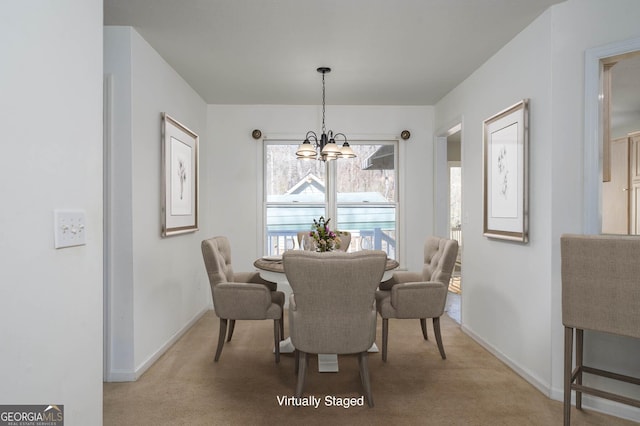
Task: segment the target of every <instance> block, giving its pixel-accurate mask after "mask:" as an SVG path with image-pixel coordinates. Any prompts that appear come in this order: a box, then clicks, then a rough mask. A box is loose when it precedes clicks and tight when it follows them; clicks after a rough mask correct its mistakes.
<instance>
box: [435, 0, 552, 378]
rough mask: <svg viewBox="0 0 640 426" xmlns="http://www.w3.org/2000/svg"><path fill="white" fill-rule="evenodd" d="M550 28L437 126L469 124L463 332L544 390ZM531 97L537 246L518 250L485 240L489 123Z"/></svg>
mask: <svg viewBox="0 0 640 426" xmlns="http://www.w3.org/2000/svg"><path fill="white" fill-rule="evenodd" d="M549 29H550V14H549V13H548V12H547V13H545V14H544V15H542V16H541V17H540V18H539V19H538V20H536V21H535V22H534V23H533V24H532V25H531V26H529V27H528V28H527V29H525V30H524V31H523V32H522V33H521V34H519V35H518V36H517V37H516V38H515V39H514V40H513V41H511V42H510V43H509V44H508V45H506V46H505V47H504V48H503V49H502V50H500V51H499V52H498V53H497V54H496V55H495V56H494V57H493V58H491V59H490V60H489V61H487V63H485V64H484V65H483V66H481V67H480V68H479V69H478V70H476V72H474V73H473V75H472V76H470V77H469V78H468V79H467V80H466V81H464V82H463V83H462V84H461V85H460V86H458V87H457V88H456V89H454V90H453V91H452V92H450V93H449V94H448V95H447V96H445V98H443V99H442V100H441V101H440V102H439V103H438V104H437V105H436V127H442V126H444V125H445V124H447V123H448V122H449V121H450V120H452V119H453V118H455V117H458V116H462V118H463V133H462V144H463V148H462V170H463V185H462V188H463V209H464V210H463V228H464V245H465V246H464V253H463V259H462V262H463V264H464V271H463V274H464V276H463V279H464V292H463V303H462V312H461V315H462V321H463V326H464V328H465V329H466V330H467V331H468V332H469V333H470V334H471V335H473V336H474V337H476V338H477V339H479V340H480V341H481V342H482V343H483V344H485V345H487V346H488V347H490V348H491V349H492V350H493V351H494V352H495V353H496V355H498V356H500V357H501V358H503V359H505V360H507V361H510V363H511V364H512V366H513V367H514V368H516V369H518V371H520V373H521V374H523V375H524V376H525V377H526V378H527V379H528V380H530V381H531V382H532V383H533V384H534V385H535V386H537V387H538V388H540V389H545V388H549V385H550V381H551V380H550V375H551V367H550V361H549V353H550V352H551V347H550V339H549V329H550V317H551V314H550V306H549V300H550V271H551V265H550V256H549V254H548V247H549V244H550V228H551V221H550V219H551V218H550V215H549V211H550V209H551V198H550V189H551V181H550V171H551V165H550V163H549V161H548V158H549V154H550V152H551V142H550V137H549V136H550V133H551V121H550V119H551V117H550V109H551V108H550V102H551V98H550V88H549V87H550V78H551V76H550V54H549V50H550V37H549ZM523 98H529V99H530V118H531V122H532V123H533V125H532V126H531V129H530V133H529V136H530V139H529V142H530V165H531V169H530V172H529V182H530V183H529V185H530V187H529V202H530V211H529V219H530V223H531V226H530V231H529V243H528V244H517V243H512V242H505V241H500V240H491V239H488V238H486V237H483V236H482V232H483V199H482V185H483V175H482V132H483V127H482V126H483V124H482V123H483V121H484V120H485V119H487V118H489V117H491V116H492V115H493V114H495V113H497V112H499V111H501V110H503V109H505V108H507V107H509V106H511V105H513V104H515V103H516V102H518V101H519V100H521V99H523ZM525 301H526V302H525Z"/></svg>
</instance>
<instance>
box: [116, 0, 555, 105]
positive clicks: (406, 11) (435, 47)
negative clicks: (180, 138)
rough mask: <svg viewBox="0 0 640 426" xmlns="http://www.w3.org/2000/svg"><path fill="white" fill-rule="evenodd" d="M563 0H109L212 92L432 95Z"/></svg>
mask: <svg viewBox="0 0 640 426" xmlns="http://www.w3.org/2000/svg"><path fill="white" fill-rule="evenodd" d="M561 1H562V0H313V1H311V0H235V1H234V0H104V22H105V25H127V26H133V27H135V28H136V30H137V31H138V32H139V33H140V34H141V35H142V37H144V38H145V40H147V42H149V44H151V46H153V47H154V48H155V49H156V50H157V51H158V52H159V53H160V55H162V57H163V58H164V59H165V60H166V61H167V62H168V63H169V64H170V65H171V66H172V67H173V68H174V69H175V70H176V71H177V72H178V73H179V74H180V75H181V76H182V77H183V78H184V79H185V80H186V81H187V82H188V83H189V84H190V85H191V86H192V87H193V88H194V89H195V90H196V91H197V92H198V93H199V94H200V95H201V96H202V97H203V99H204V100H205V101H206V102H207V103H210V104H292V105H295V104H308V105H313V104H319V103H320V102H321V93H322V83H321V81H322V80H321V76H320V74H318V73H317V72H316V68H317V67H319V66H328V67H331V68H332V69H333V71H332V72H331V73H330V74H327V76H326V87H327V104H328V105H331V104H334V105H337V104H344V105H433V104H435V103H436V102H437V101H438V100H440V99H441V98H442V96H444V95H445V94H446V93H447V92H449V91H450V90H451V89H453V88H454V87H456V86H457V85H458V84H459V83H461V82H462V81H463V80H464V79H465V78H466V77H468V76H469V75H470V74H471V73H472V72H473V71H474V70H476V69H477V68H478V67H479V66H480V65H482V63H484V62H485V61H486V60H487V59H489V58H490V57H491V56H492V55H493V54H494V53H495V52H497V51H498V50H499V49H500V48H501V47H503V46H504V45H505V44H506V43H508V42H509V40H511V39H512V38H513V37H514V36H515V35H516V34H518V33H519V32H520V31H522V29H524V28H525V27H526V26H527V25H528V24H529V23H531V22H532V21H533V20H534V19H535V18H536V17H538V16H539V15H540V14H541V13H542V12H544V11H545V10H546V9H547V8H548V7H549V6H551V5H553V4H556V3H560V2H561Z"/></svg>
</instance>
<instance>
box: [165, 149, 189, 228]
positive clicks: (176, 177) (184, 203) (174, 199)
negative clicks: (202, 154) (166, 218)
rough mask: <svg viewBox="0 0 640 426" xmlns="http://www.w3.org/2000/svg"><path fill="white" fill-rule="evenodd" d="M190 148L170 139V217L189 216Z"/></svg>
mask: <svg viewBox="0 0 640 426" xmlns="http://www.w3.org/2000/svg"><path fill="white" fill-rule="evenodd" d="M191 155H192V153H191V147H190V146H189V145H187V144H185V143H183V142H182V141H180V140H178V139H176V138H174V137H171V171H170V173H171V177H170V179H171V188H170V190H171V193H170V194H171V203H170V214H171V215H172V216H180V215H190V214H191V213H192V205H191V186H192V182H191V174H192V169H191V161H192V160H191Z"/></svg>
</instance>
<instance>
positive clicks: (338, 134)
mask: <svg viewBox="0 0 640 426" xmlns="http://www.w3.org/2000/svg"><path fill="white" fill-rule="evenodd" d="M338 136H342V137H343V138H344V141H345V142H349V141H348V140H347V136H346V135H345V134H344V133H336V134H335V135H333V138H334V139H338Z"/></svg>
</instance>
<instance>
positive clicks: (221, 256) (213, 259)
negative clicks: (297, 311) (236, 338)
mask: <svg viewBox="0 0 640 426" xmlns="http://www.w3.org/2000/svg"><path fill="white" fill-rule="evenodd" d="M201 248H202V257H203V259H204V265H205V268H206V270H207V275H208V276H209V284H210V285H211V295H212V297H213V307H214V310H215V312H216V315H217V316H218V317H219V318H220V332H219V335H218V347H217V349H216V355H215V358H214V361H215V362H217V361H218V359H220V354H221V353H222V347H223V345H224V341H225V337H227V334H228V337H227V342H229V341H231V336H232V335H233V330H234V327H235V322H236V320H261V319H272V320H273V340H274V345H275V354H276V355H275V356H276V362H280V344H279V343H280V340H282V339H284V337H283V335H284V329H283V323H282V318H283V306H284V293H283V292H281V291H277V290H276V287H277V285H276V284H275V283H272V282H269V281H265V280H263V279H262V278H260V274H258V273H257V272H234V271H233V268H232V266H231V246H230V245H229V240H228V239H227V238H226V237H213V238H210V239H207V240H204V241H202V244H201ZM227 323H228V329H229V331H228V333H227Z"/></svg>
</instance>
